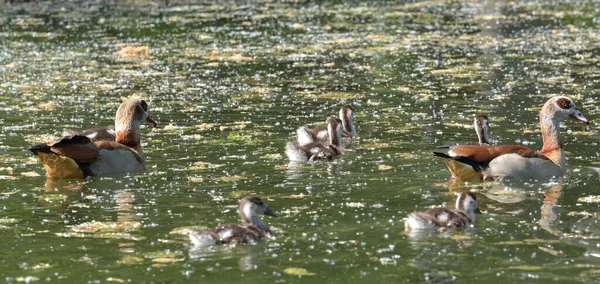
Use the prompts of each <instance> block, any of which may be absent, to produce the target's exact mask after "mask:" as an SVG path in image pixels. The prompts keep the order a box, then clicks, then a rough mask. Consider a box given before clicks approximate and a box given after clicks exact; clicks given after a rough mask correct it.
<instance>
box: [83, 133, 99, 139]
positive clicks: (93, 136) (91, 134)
mask: <svg viewBox="0 0 600 284" xmlns="http://www.w3.org/2000/svg"><path fill="white" fill-rule="evenodd" d="M86 136H87V138H90V139H92V140H94V138H96V136H98V131H94V132H92V133H90V134H88V135H86Z"/></svg>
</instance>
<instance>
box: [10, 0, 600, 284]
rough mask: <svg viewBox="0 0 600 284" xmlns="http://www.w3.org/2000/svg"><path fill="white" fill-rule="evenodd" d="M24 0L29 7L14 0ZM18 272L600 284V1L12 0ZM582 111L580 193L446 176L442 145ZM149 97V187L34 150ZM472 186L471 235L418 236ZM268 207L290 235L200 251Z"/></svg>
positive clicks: (525, 128)
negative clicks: (341, 130)
mask: <svg viewBox="0 0 600 284" xmlns="http://www.w3.org/2000/svg"><path fill="white" fill-rule="evenodd" d="M14 2H18V1H14ZM0 5H1V6H0V7H1V9H2V12H1V13H0V129H1V130H0V148H1V149H2V152H0V179H2V186H1V187H0V234H1V235H2V242H1V243H0V255H1V257H0V279H2V280H3V281H6V282H9V283H15V282H20V281H27V282H35V281H36V280H37V281H40V282H45V281H51V282H57V281H64V282H71V283H84V282H132V283H139V282H184V281H195V282H197V281H204V282H209V283H217V282H223V283H239V282H241V281H247V282H248V283H256V282H259V281H260V282H265V283H266V282H271V283H288V282H291V283H302V282H304V283H314V281H318V282H323V283H325V282H326V283H358V282H360V283H381V282H384V281H385V282H425V281H428V282H432V283H445V282H451V281H459V282H475V281H477V282H479V281H482V280H483V281H502V282H503V283H523V281H526V282H527V283H535V282H544V283H546V282H548V281H557V282H561V283H568V282H592V281H600V224H599V223H598V219H599V218H600V216H599V212H600V208H599V204H600V203H599V202H600V198H598V194H599V193H598V192H599V187H598V178H599V172H600V165H599V164H600V163H599V160H598V156H599V155H600V154H599V151H598V141H599V140H600V135H599V134H598V130H599V126H598V119H597V114H598V109H599V106H600V102H599V101H598V89H599V86H600V59H599V58H600V4H598V3H594V1H568V2H567V3H562V1H491V0H490V1H486V0H483V1H423V2H420V1H410V2H405V3H388V2H372V1H365V2H356V1H351V2H346V1H344V2H342V1H340V2H336V1H332V2H323V3H319V4H316V3H312V2H303V1H296V2H281V3H280V2H271V1H264V2H256V3H253V4H244V3H242V2H240V3H237V2H236V1H230V2H229V4H222V3H221V1H215V2H214V3H205V4H197V3H193V2H186V1H168V3H165V2H164V1H114V2H113V1H82V2H77V3H72V2H68V3H63V1H55V2H52V1H35V2H28V3H11V4H6V3H5V4H0ZM559 94H560V95H567V96H569V97H571V98H572V99H573V100H574V101H575V103H576V105H577V106H578V108H579V109H580V110H581V111H582V112H583V113H584V115H585V116H586V117H587V118H588V119H589V120H590V122H591V123H590V125H589V126H586V125H583V124H579V123H576V122H573V121H566V122H565V123H563V127H562V129H561V131H562V133H563V139H564V144H565V148H566V151H567V155H568V172H567V174H566V176H565V177H564V179H562V180H555V181H547V182H523V183H519V184H498V183H490V184H480V183H475V184H473V183H471V184H468V183H457V182H455V183H449V182H448V181H449V173H448V171H447V170H446V168H445V166H444V164H443V162H442V161H441V160H440V159H437V158H435V157H434V156H433V155H432V154H431V152H432V151H434V150H435V149H436V147H437V146H439V145H453V144H459V143H464V142H469V141H475V140H476V136H475V133H474V131H473V129H472V128H471V124H472V118H473V116H474V114H475V113H478V112H483V113H487V114H488V115H489V116H490V120H491V138H492V140H493V142H494V143H495V144H519V145H526V146H529V147H532V148H535V149H540V148H541V138H540V130H539V124H538V112H539V109H540V107H541V105H542V104H543V103H544V102H545V101H546V100H547V98H549V97H550V96H552V95H559ZM130 96H141V97H143V98H145V99H146V100H147V101H148V103H149V105H150V111H151V114H152V115H153V117H154V119H155V120H156V121H158V122H159V124H160V125H159V127H158V128H154V129H151V128H149V127H143V129H142V133H143V134H142V135H143V141H144V144H143V146H144V152H145V154H146V156H147V161H146V164H147V172H146V173H144V174H139V175H126V176H113V177H103V178H92V179H90V180H85V181H84V180H47V179H46V178H45V177H44V175H45V172H44V169H43V167H42V165H41V164H40V163H39V162H38V161H37V159H35V158H34V157H33V156H32V155H31V153H30V152H29V151H28V150H27V149H28V147H29V146H30V145H32V144H34V143H41V142H49V141H53V140H54V139H57V138H59V137H60V136H61V135H62V133H63V131H64V130H66V129H76V130H81V129H87V128H90V127H94V126H104V125H110V124H112V123H113V122H112V119H113V116H114V113H115V110H116V108H117V107H118V105H119V103H120V102H121V101H122V100H123V99H124V98H127V97H130ZM346 103H350V104H352V105H353V106H354V107H355V113H356V117H357V120H356V124H357V127H358V133H359V135H360V138H359V139H358V140H356V141H355V142H354V143H353V144H352V145H350V146H348V147H347V152H346V154H345V155H344V156H343V157H341V158H339V159H337V160H335V161H334V162H332V163H314V164H308V165H304V166H293V165H292V166H289V167H288V161H287V158H286V156H285V154H284V148H285V144H286V143H287V142H288V141H291V140H292V139H293V137H294V134H295V129H296V128H297V127H299V126H301V125H305V124H312V125H314V124H324V123H325V120H326V118H327V117H328V116H330V115H333V114H336V113H337V111H338V110H339V108H340V107H341V106H342V105H343V104H346ZM466 189H470V190H472V191H475V192H477V194H478V201H479V206H480V208H481V209H482V210H483V211H484V214H482V215H480V216H478V219H477V220H476V221H475V223H474V226H473V227H472V228H467V229H464V230H446V231H433V232H430V233H427V234H422V235H418V236H409V235H407V234H405V233H403V230H404V224H403V219H404V218H405V217H406V216H407V214H409V213H410V212H412V211H414V210H424V209H427V208H430V207H433V206H439V205H449V206H453V204H454V200H455V198H456V195H455V193H456V192H460V191H463V190H466ZM248 194H258V195H261V196H262V197H263V198H264V199H265V200H267V203H268V204H269V206H270V207H271V208H272V209H273V210H275V211H277V212H279V214H280V215H279V217H277V218H270V217H268V216H265V217H266V218H265V221H267V223H269V224H270V225H271V226H272V227H273V228H274V230H275V232H276V238H275V239H272V240H267V241H265V242H261V243H259V244H257V245H249V246H237V247H230V246H222V247H214V248H209V249H199V248H194V247H192V246H191V245H190V243H189V241H188V240H187V238H186V236H185V235H182V234H180V232H181V229H182V228H185V227H189V226H200V227H214V226H216V225H217V224H219V223H228V222H238V219H239V217H238V216H237V214H236V206H237V204H238V202H239V200H240V199H241V198H242V197H243V196H245V195H248Z"/></svg>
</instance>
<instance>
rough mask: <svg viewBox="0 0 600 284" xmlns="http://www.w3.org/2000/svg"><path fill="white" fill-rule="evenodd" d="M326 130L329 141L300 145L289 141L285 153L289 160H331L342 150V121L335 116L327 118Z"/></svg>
mask: <svg viewBox="0 0 600 284" xmlns="http://www.w3.org/2000/svg"><path fill="white" fill-rule="evenodd" d="M327 132H328V137H329V143H320V142H312V143H308V144H303V145H301V144H300V143H298V142H296V143H293V142H289V143H288V144H287V146H286V150H285V154H286V155H287V156H288V158H289V159H290V161H296V162H310V161H315V160H327V161H331V160H333V158H334V157H336V156H339V155H341V154H342V153H343V152H344V148H342V132H343V130H342V121H341V120H340V119H339V118H336V117H331V118H329V122H328V123H327Z"/></svg>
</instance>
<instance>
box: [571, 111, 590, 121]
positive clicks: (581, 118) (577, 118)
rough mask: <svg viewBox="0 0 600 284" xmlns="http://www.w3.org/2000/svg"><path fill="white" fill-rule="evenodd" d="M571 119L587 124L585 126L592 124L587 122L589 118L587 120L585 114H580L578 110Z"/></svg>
mask: <svg viewBox="0 0 600 284" xmlns="http://www.w3.org/2000/svg"><path fill="white" fill-rule="evenodd" d="M570 117H571V118H572V119H575V120H577V121H581V122H583V123H585V124H590V122H589V121H588V120H587V118H585V117H584V116H583V114H581V112H580V111H579V110H577V109H576V110H575V112H573V113H572V114H571V115H570Z"/></svg>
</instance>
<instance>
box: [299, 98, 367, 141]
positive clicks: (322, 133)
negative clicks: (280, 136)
mask: <svg viewBox="0 0 600 284" xmlns="http://www.w3.org/2000/svg"><path fill="white" fill-rule="evenodd" d="M339 118H340V119H341V120H342V127H343V132H342V137H343V138H349V139H350V140H351V139H352V138H354V137H357V136H358V134H357V133H356V128H355V127H354V113H353V111H352V106H350V105H348V104H347V105H344V106H342V108H341V109H340V113H339ZM296 133H297V134H298V145H306V144H310V143H314V142H320V143H327V142H329V134H328V133H327V128H326V127H322V126H316V127H313V128H309V127H306V126H303V127H300V128H298V130H296Z"/></svg>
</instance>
